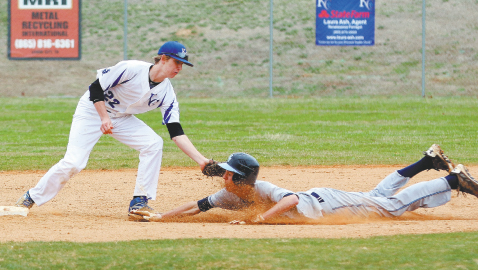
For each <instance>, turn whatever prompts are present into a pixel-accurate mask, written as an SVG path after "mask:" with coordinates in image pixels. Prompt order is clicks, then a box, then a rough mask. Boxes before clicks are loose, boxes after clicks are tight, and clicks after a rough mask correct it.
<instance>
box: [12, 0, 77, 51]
mask: <svg viewBox="0 0 478 270" xmlns="http://www.w3.org/2000/svg"><path fill="white" fill-rule="evenodd" d="M80 12H81V0H9V2H8V24H9V25H8V58H9V59H80V58H81V40H80V37H81V36H80V33H81V26H80V21H81V15H80V14H81V13H80Z"/></svg>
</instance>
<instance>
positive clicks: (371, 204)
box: [149, 144, 478, 224]
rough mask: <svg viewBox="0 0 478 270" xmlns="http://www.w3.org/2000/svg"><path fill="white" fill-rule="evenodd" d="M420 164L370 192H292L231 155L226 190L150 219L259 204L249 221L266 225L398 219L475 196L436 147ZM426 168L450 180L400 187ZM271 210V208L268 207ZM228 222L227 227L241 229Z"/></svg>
mask: <svg viewBox="0 0 478 270" xmlns="http://www.w3.org/2000/svg"><path fill="white" fill-rule="evenodd" d="M424 154H425V156H424V157H423V158H422V159H420V160H419V161H418V162H416V163H414V164H412V165H410V166H408V167H405V168H403V169H401V170H397V171H395V172H393V173H391V174H390V175H388V176H387V177H385V179H383V180H382V181H381V182H380V183H379V184H378V185H377V186H376V187H375V188H374V189H373V190H371V191H369V192H346V191H341V190H336V189H332V188H312V189H310V190H308V191H304V192H293V191H290V190H287V189H284V188H281V187H278V186H276V185H274V184H272V183H269V182H266V181H258V180H256V179H257V175H258V173H259V163H258V162H257V160H256V159H255V158H254V157H252V156H250V155H248V154H245V153H234V154H232V155H231V156H230V157H229V159H228V161H227V162H224V163H219V164H218V165H219V166H221V167H222V168H223V169H225V170H226V172H225V174H224V176H223V178H224V181H225V188H223V189H222V190H220V191H219V192H217V193H215V194H212V195H210V196H208V197H206V198H204V199H202V200H199V201H192V202H189V203H186V204H184V205H182V206H180V207H178V208H176V209H174V210H171V211H169V212H166V213H164V214H158V215H155V216H151V217H149V220H150V221H162V220H165V219H168V218H172V217H181V216H187V215H195V214H199V213H201V212H205V211H208V210H209V209H211V208H214V207H219V208H223V209H228V210H241V209H245V208H247V207H251V206H254V205H257V204H261V205H265V206H267V207H266V208H260V209H265V211H263V212H262V213H260V214H258V215H257V216H256V217H255V218H253V219H252V220H250V221H247V222H252V223H254V222H266V221H268V220H270V219H272V218H274V217H278V216H285V217H289V218H292V219H294V218H304V217H305V218H310V219H318V218H320V217H322V216H325V215H332V214H346V215H355V216H362V217H367V216H368V215H369V214H370V213H376V214H378V215H379V216H382V217H396V216H400V215H402V214H403V213H405V212H406V211H413V210H415V209H417V208H420V207H423V208H431V207H437V206H440V205H443V204H445V203H447V202H448V201H450V199H451V191H452V189H458V190H459V191H461V192H466V193H470V194H473V195H474V196H477V197H478V182H477V181H476V180H475V179H474V178H473V177H472V176H471V175H470V174H469V172H468V170H467V169H466V168H465V167H464V166H463V165H461V164H459V165H457V166H454V164H453V163H452V162H451V161H450V160H449V159H448V157H447V156H445V155H444V153H443V151H442V150H441V148H440V146H438V145H436V144H434V145H432V146H431V147H430V148H429V149H428V150H427V151H426V152H424ZM430 169H436V170H447V171H448V172H449V175H447V176H445V177H442V178H438V179H434V180H431V181H426V182H421V183H417V184H414V185H412V186H410V187H407V188H405V189H403V190H402V191H400V192H398V193H397V191H398V190H399V189H400V188H402V187H403V186H404V185H405V184H407V182H408V181H409V180H410V178H411V177H413V176H415V175H416V174H418V173H420V172H422V171H425V170H430ZM271 205H272V206H271ZM245 223H246V221H236V220H235V221H232V222H231V224H245Z"/></svg>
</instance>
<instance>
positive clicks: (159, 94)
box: [17, 41, 209, 212]
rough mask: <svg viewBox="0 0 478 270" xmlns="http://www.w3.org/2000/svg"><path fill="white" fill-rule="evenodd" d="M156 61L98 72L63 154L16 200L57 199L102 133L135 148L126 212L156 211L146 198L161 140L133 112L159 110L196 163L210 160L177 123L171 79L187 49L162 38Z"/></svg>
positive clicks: (151, 191)
mask: <svg viewBox="0 0 478 270" xmlns="http://www.w3.org/2000/svg"><path fill="white" fill-rule="evenodd" d="M154 61H155V63H154V64H151V63H147V62H143V61H137V60H127V61H121V62H119V63H118V64H116V65H115V66H112V67H108V68H104V69H100V70H98V71H97V80H96V81H95V82H93V83H92V84H91V85H90V87H89V90H88V91H87V92H86V93H85V94H84V95H83V96H82V97H81V99H80V101H79V103H78V106H77V108H76V111H75V114H74V116H73V122H72V125H71V130H70V137H69V142H68V147H67V151H66V154H65V156H64V158H63V159H62V160H60V161H59V162H58V163H57V164H56V165H54V166H53V167H52V168H51V169H50V170H49V171H48V172H47V173H46V174H45V175H44V176H43V177H42V178H41V179H40V181H39V182H38V184H37V185H36V186H35V187H33V188H32V189H30V190H28V191H27V192H26V193H25V194H24V195H23V196H22V197H21V198H20V199H19V200H18V202H17V206H23V207H27V208H31V207H32V206H33V204H35V203H36V204H37V205H39V206H40V205H43V204H44V203H46V202H48V201H49V200H51V199H52V198H53V197H55V196H56V195H57V194H58V192H59V191H60V189H61V188H62V187H63V186H64V185H65V184H66V182H67V181H68V180H69V179H70V178H71V177H72V176H74V175H75V174H77V173H79V172H80V171H81V170H82V169H84V168H85V166H86V163H87V161H88V158H89V155H90V152H91V150H92V149H93V146H94V145H95V144H96V142H97V141H98V140H99V138H100V137H101V136H102V135H103V134H110V135H111V136H112V137H113V138H115V139H117V140H118V141H120V142H122V143H124V144H126V145H128V146H130V147H131V148H134V149H136V150H138V151H139V160H140V161H139V165H138V175H137V178H136V186H135V189H134V193H133V200H132V201H131V203H130V207H129V210H128V212H131V211H132V210H139V209H143V210H148V211H151V212H153V211H154V210H153V209H152V208H151V207H149V206H148V200H155V199H156V190H157V185H158V177H159V173H160V167H161V158H162V152H163V140H162V138H161V137H160V136H158V134H156V132H154V130H153V129H151V128H150V127H149V126H148V125H146V124H145V123H144V122H143V121H141V120H139V119H138V118H136V117H135V116H134V115H135V114H139V113H144V112H147V111H150V110H154V109H157V108H159V109H160V110H161V113H162V120H161V121H162V123H163V125H166V126H167V128H168V131H169V134H170V137H171V139H172V140H173V141H174V142H175V143H176V145H177V146H178V147H179V148H180V149H181V150H182V151H183V152H184V153H185V154H186V155H188V156H189V157H190V158H191V159H193V160H194V161H196V162H197V163H198V165H199V166H200V167H201V170H202V168H204V166H205V164H207V163H208V162H209V159H207V158H205V157H204V156H203V155H202V154H201V153H199V152H198V150H197V149H196V148H195V147H194V145H193V144H192V143H191V141H190V140H189V139H188V137H187V136H186V135H185V134H184V131H183V129H182V127H181V124H180V122H179V106H178V101H177V99H176V94H175V92H174V89H173V86H172V84H171V81H170V79H171V78H174V77H175V76H176V75H177V74H178V73H179V72H180V71H181V70H182V66H183V64H186V65H188V66H191V67H192V66H193V64H191V63H190V62H189V61H188V55H187V51H186V48H185V47H184V45H182V44H181V43H179V42H176V41H169V42H166V43H165V44H164V45H163V46H161V48H159V50H158V55H157V56H156V57H154Z"/></svg>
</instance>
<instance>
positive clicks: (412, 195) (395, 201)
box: [315, 171, 451, 217]
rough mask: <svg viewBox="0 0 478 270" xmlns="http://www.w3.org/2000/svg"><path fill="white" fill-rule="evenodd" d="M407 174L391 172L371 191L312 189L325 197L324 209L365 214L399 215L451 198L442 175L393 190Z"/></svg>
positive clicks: (435, 204)
mask: <svg viewBox="0 0 478 270" xmlns="http://www.w3.org/2000/svg"><path fill="white" fill-rule="evenodd" d="M409 179H410V178H408V177H404V176H401V175H400V174H399V173H398V172H396V171H395V172H393V173H392V174H390V175H388V176H387V177H386V178H385V179H383V180H382V181H381V182H380V183H379V184H378V185H377V187H376V188H375V189H373V190H372V191H370V192H346V191H341V190H336V189H331V188H318V189H316V190H315V192H316V193H318V194H319V195H320V196H321V197H322V198H323V200H324V202H323V203H321V206H322V207H323V213H324V215H326V214H336V213H352V214H354V215H359V216H364V217H367V216H368V215H369V213H371V212H373V213H377V214H378V215H380V216H384V217H394V216H400V215H402V214H403V213H405V212H406V211H413V210H416V209H417V208H420V207H423V208H432V207H437V206H440V205H443V204H445V203H447V202H449V201H450V199H451V188H450V185H449V184H448V182H447V181H446V179H445V178H438V179H434V180H430V181H426V182H420V183H417V184H414V185H412V186H409V187H407V188H405V189H403V190H402V191H400V192H399V193H397V194H395V193H396V192H397V191H398V190H399V189H400V188H401V187H403V186H404V185H405V184H406V183H407V182H408V180H409Z"/></svg>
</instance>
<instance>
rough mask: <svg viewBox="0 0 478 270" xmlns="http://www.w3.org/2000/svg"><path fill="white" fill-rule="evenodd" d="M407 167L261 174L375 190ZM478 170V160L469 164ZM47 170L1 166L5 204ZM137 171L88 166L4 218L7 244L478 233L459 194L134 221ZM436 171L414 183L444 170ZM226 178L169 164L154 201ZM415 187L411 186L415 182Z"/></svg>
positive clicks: (469, 201) (470, 207)
mask: <svg viewBox="0 0 478 270" xmlns="http://www.w3.org/2000/svg"><path fill="white" fill-rule="evenodd" d="M398 168H401V167H400V166H390V167H385V166H380V167H377V166H373V167H369V166H367V167H364V166H345V167H343V166H340V167H339V166H337V167H274V168H272V167H268V168H261V173H260V175H259V179H260V180H267V181H270V182H272V183H275V184H277V185H279V186H282V187H284V188H288V189H291V190H293V191H305V190H307V189H309V188H311V187H332V188H337V189H342V190H347V191H368V190H370V189H372V188H373V187H374V186H375V185H376V184H377V183H378V182H379V181H380V180H381V179H383V178H384V177H385V176H386V175H388V174H389V173H391V172H393V171H394V170H396V169H398ZM469 169H470V171H471V173H474V174H477V172H478V166H473V167H469ZM44 173H45V172H42V171H38V172H36V171H35V172H0V183H2V184H1V185H2V186H1V190H0V192H1V193H0V194H1V199H0V205H12V204H14V203H15V202H16V200H17V199H18V197H20V196H21V195H22V194H23V192H25V191H26V190H27V189H29V188H31V187H33V186H34V185H35V184H36V183H37V182H38V180H39V179H40V177H41V176H42V175H43V174H44ZM135 174H136V171H135V170H122V171H83V172H81V173H80V174H78V175H77V176H75V177H74V178H72V179H71V180H70V182H69V183H68V184H67V185H66V186H65V188H64V189H63V190H62V191H61V192H60V194H59V195H58V196H57V197H55V198H54V199H53V200H52V201H50V202H48V203H47V204H45V205H43V206H41V207H38V206H34V207H33V208H32V209H31V211H30V213H29V214H28V217H22V216H3V217H0V231H1V233H0V234H1V236H2V237H1V242H7V241H72V242H103V241H125V240H138V239H177V238H302V237H305V238H341V237H370V236H377V235H395V234H425V233H444V232H458V231H478V200H477V198H475V197H473V196H467V197H463V196H462V195H460V196H459V197H457V196H456V192H453V195H452V200H451V201H450V202H449V203H448V204H446V205H444V206H440V207H438V208H434V209H418V210H417V211H415V212H413V213H406V214H405V215H403V216H402V217H400V218H394V219H388V218H376V217H375V218H368V219H359V218H344V217H327V218H324V219H321V220H318V221H315V222H309V223H302V224H300V223H299V224H286V223H287V222H281V224H279V225H242V226H240V225H229V224H228V223H227V222H228V221H230V220H233V219H236V218H237V217H238V215H240V213H233V212H231V211H224V210H220V209H212V210H210V211H208V212H207V213H202V214H199V215H197V216H195V217H193V218H188V219H183V220H179V221H177V222H169V223H158V222H150V223H146V222H131V221H128V220H127V214H126V212H127V207H128V204H129V201H130V199H131V196H132V192H133V188H134V179H135ZM444 175H445V173H444V172H436V171H428V172H423V173H421V174H419V175H418V176H416V177H414V178H413V179H412V180H411V181H410V183H409V184H408V185H410V184H413V183H416V182H420V181H425V180H430V179H434V178H438V177H441V176H444ZM221 180H222V179H221V178H218V177H216V178H206V177H204V176H202V174H201V173H200V172H199V170H198V169H195V168H163V170H162V172H161V176H160V179H159V189H158V199H157V200H155V201H151V202H150V205H151V206H153V207H154V208H156V210H158V211H162V212H164V211H167V210H169V209H171V208H173V207H175V206H178V205H180V204H182V203H185V202H188V201H191V200H197V199H202V198H204V197H206V196H207V195H209V194H211V193H213V192H215V191H217V190H219V189H220V188H221ZM408 185H407V186H408Z"/></svg>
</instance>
